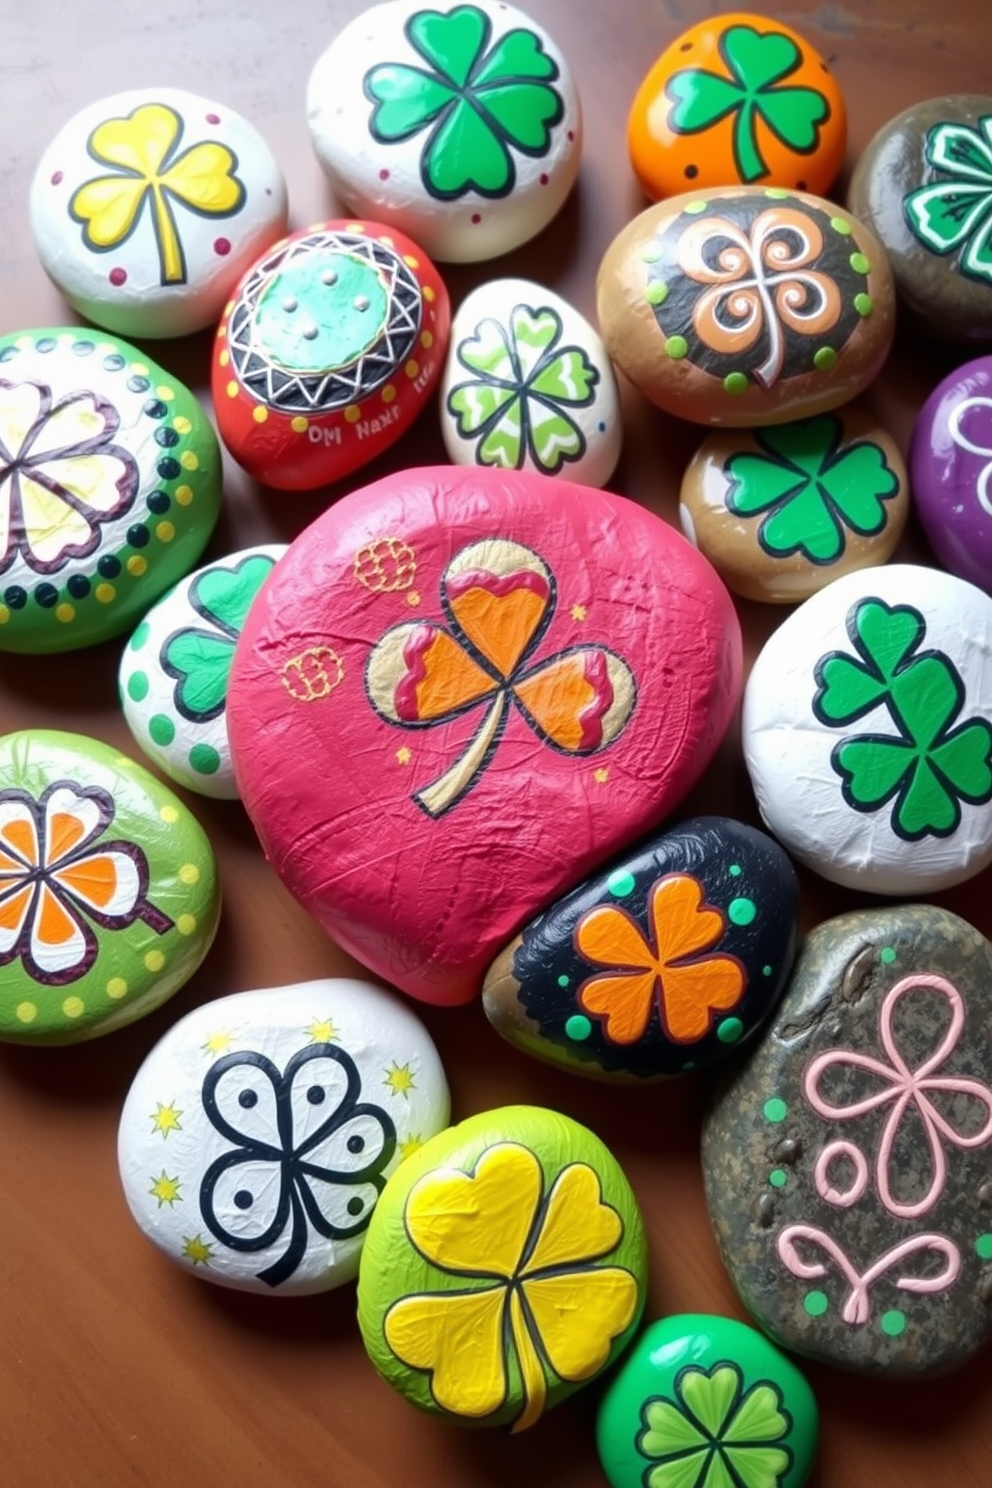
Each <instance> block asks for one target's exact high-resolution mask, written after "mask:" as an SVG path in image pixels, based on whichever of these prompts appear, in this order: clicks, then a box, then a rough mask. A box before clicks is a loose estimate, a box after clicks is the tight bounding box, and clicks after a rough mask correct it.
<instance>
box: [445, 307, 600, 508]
mask: <svg viewBox="0 0 992 1488" xmlns="http://www.w3.org/2000/svg"><path fill="white" fill-rule="evenodd" d="M441 432H442V434H443V436H444V444H445V448H446V450H447V452H448V458H449V459H450V460H451V461H452V463H453V464H455V465H491V466H495V467H497V468H501V469H504V470H533V471H536V472H537V473H538V475H563V476H565V477H567V478H568V479H569V480H574V481H578V482H580V483H581V484H583V485H587V486H602V485H604V484H605V483H606V481H608V480H609V478H610V476H611V475H612V473H613V469H614V467H615V465H616V463H617V460H618V458H619V455H620V440H621V424H620V410H619V406H618V399H617V386H616V380H615V378H614V376H613V368H612V366H611V364H610V359H609V357H608V356H607V354H606V349H605V347H604V346H603V343H602V341H601V340H600V339H599V336H598V335H597V334H596V332H595V331H594V330H593V328H592V326H591V325H590V324H589V322H588V321H587V320H586V319H585V317H584V316H582V315H580V314H579V312H578V311H577V310H575V309H573V307H572V306H571V305H569V304H568V303H567V302H566V301H565V300H563V299H562V298H561V297H560V296H559V295H556V294H554V293H553V292H552V291H551V290H550V289H545V288H544V287H543V286H542V285H540V284H532V283H530V281H529V280H526V279H494V280H493V281H492V282H491V283H489V284H483V285H480V287H479V288H478V289H476V290H475V291H473V293H472V294H470V295H469V296H468V298H467V299H466V300H465V301H464V303H463V304H462V306H461V309H460V310H459V311H458V313H457V315H456V316H455V318H454V321H453V323H452V327H451V341H450V344H449V350H448V361H447V366H446V367H445V372H444V381H443V384H442V388H441Z"/></svg>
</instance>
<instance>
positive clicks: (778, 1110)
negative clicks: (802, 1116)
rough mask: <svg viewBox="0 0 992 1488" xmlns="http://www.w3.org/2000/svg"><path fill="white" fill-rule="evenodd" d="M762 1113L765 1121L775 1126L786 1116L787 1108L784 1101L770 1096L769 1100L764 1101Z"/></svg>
mask: <svg viewBox="0 0 992 1488" xmlns="http://www.w3.org/2000/svg"><path fill="white" fill-rule="evenodd" d="M762 1112H763V1114H764V1118H765V1120H766V1121H770V1122H771V1123H772V1124H773V1125H776V1126H777V1125H778V1124H779V1122H782V1121H784V1120H785V1118H786V1117H787V1116H788V1114H789V1108H788V1106H787V1105H786V1103H785V1101H784V1100H780V1099H779V1097H778V1096H772V1098H771V1099H770V1100H766V1101H765V1104H764V1106H763V1107H762Z"/></svg>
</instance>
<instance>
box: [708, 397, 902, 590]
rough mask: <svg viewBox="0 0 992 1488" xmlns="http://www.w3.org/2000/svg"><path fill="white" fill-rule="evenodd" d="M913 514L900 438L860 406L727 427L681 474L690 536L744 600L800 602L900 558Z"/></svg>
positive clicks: (730, 586) (711, 435) (728, 585)
mask: <svg viewBox="0 0 992 1488" xmlns="http://www.w3.org/2000/svg"><path fill="white" fill-rule="evenodd" d="M908 515H909V484H908V481H907V478H906V468H905V466H904V464H903V461H902V456H901V455H900V453H899V450H898V448H897V447H896V444H895V441H894V440H893V439H892V438H891V436H890V435H888V434H887V433H886V432H885V431H884V430H883V429H881V428H879V426H878V424H877V423H876V422H875V420H874V419H872V418H870V417H869V416H868V415H867V414H866V413H865V412H863V411H862V410H861V409H858V408H854V407H849V408H843V409H840V410H839V411H838V412H836V413H821V414H819V415H817V417H815V418H810V419H800V420H797V421H796V422H795V423H790V424H778V425H776V426H774V427H771V428H766V429H754V430H751V429H746V430H745V429H741V430H721V431H720V432H718V433H714V434H710V435H709V436H708V438H707V439H705V440H704V442H703V443H702V444H701V445H700V447H699V449H698V450H697V452H696V454H695V456H694V458H693V459H692V461H691V463H690V464H689V467H688V469H687V470H686V473H685V475H684V477H683V479H682V492H681V499H680V506H679V517H680V520H681V523H682V531H683V532H684V533H685V535H686V537H688V538H689V540H690V541H691V542H694V543H695V544H696V546H697V547H698V548H699V550H700V552H701V553H704V554H705V555H706V557H707V558H708V559H709V560H710V562H711V563H712V564H713V567H714V568H715V569H716V570H717V572H718V573H719V575H720V577H721V578H722V579H723V581H724V583H725V584H726V585H727V587H728V589H731V590H733V592H734V593H735V594H740V595H742V596H743V598H744V599H755V600H759V601H765V602H768V603H773V604H795V603H796V602H797V601H798V600H802V599H808V598H809V596H810V595H811V594H814V593H815V592H816V591H817V589H822V588H823V586H824V585H825V584H829V583H831V582H832V580H834V579H837V578H840V576H841V575H842V574H845V573H851V572H853V571H854V570H855V569H859V568H869V567H872V566H874V565H875V564H878V563H884V562H886V560H887V559H888V558H890V557H891V556H892V553H893V552H894V551H895V548H896V544H897V543H898V542H899V539H900V537H901V536H902V532H903V529H904V527H905V525H906V518H907V517H908Z"/></svg>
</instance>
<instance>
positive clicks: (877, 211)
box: [849, 95, 992, 341]
mask: <svg viewBox="0 0 992 1488" xmlns="http://www.w3.org/2000/svg"><path fill="white" fill-rule="evenodd" d="M849 204H850V208H851V211H852V212H853V213H854V214H855V216H857V217H859V218H860V219H861V220H862V221H863V222H864V223H866V224H867V226H868V227H870V228H871V230H872V232H874V233H875V235H876V236H877V237H878V239H879V241H880V242H881V243H882V246H883V247H884V249H885V251H886V253H887V254H888V257H889V263H890V264H891V266H892V272H893V274H894V276H895V282H896V289H897V291H898V293H899V296H900V298H901V299H902V301H903V302H904V304H905V305H906V306H907V307H908V308H909V309H910V310H912V311H913V312H914V313H915V314H916V315H917V316H918V317H919V318H920V320H921V321H922V322H923V324H924V326H925V328H926V329H927V330H928V331H929V332H931V334H933V335H935V336H939V337H940V338H941V339H942V340H948V341H990V340H992V246H990V240H989V235H988V233H987V231H986V228H987V221H986V218H987V214H988V211H989V209H990V208H992V97H988V98H982V97H974V96H972V95H959V96H954V97H950V98H933V99H930V100H929V101H928V102H926V103H917V104H914V105H913V107H912V108H909V109H906V110H905V112H903V113H901V114H898V115H897V116H896V118H894V119H890V120H889V122H888V124H886V125H885V127H884V128H883V129H880V130H879V132H878V134H876V135H875V138H874V139H873V140H872V141H871V143H870V144H869V146H868V148H867V149H866V150H865V152H864V154H863V155H862V156H861V159H860V160H859V161H858V164H857V166H856V168H855V171H854V175H853V176H852V177H851V189H850V192H849Z"/></svg>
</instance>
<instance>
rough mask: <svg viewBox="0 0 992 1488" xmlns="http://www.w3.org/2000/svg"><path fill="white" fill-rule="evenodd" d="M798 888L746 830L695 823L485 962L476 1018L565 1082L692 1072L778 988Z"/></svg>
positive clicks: (587, 886) (630, 860)
mask: <svg viewBox="0 0 992 1488" xmlns="http://www.w3.org/2000/svg"><path fill="white" fill-rule="evenodd" d="M798 924H799V882H798V880H797V878H796V875H795V873H794V872H793V869H792V864H791V863H790V862H789V860H788V858H787V857H786V855H785V853H784V852H783V851H782V849H781V848H780V847H779V846H778V844H777V843H776V842H773V841H772V840H771V838H770V837H766V836H765V834H764V833H763V832H756V831H755V830H754V828H753V827H747V826H744V825H743V824H742V823H741V822H734V821H728V820H727V819H726V818H724V817H717V816H708V817H705V816H704V817H696V818H695V819H694V820H693V821H689V822H685V823H683V824H682V825H681V826H678V827H675V828H673V829H672V830H671V831H668V832H664V833H663V834H662V835H661V836H660V837H656V838H654V840H653V841H651V842H648V843H646V844H644V845H643V846H642V847H641V848H639V850H638V851H637V852H636V853H635V854H633V855H632V856H630V857H626V858H623V859H622V860H621V861H620V862H618V863H617V864H615V865H614V866H613V868H611V869H610V871H609V872H606V873H600V874H599V875H597V877H595V878H594V879H591V880H590V881H588V882H586V883H584V884H581V885H580V886H579V887H578V888H577V889H573V890H572V892H571V893H569V894H566V896H565V898H564V899H562V900H560V901H559V902H558V903H557V904H555V905H554V906H552V908H551V909H549V910H547V911H546V912H545V913H544V914H542V915H539V916H538V918H537V919H536V920H534V921H532V923H531V924H529V925H528V926H527V927H526V928H525V930H524V931H523V933H522V934H521V935H518V936H517V938H516V940H514V941H513V942H512V943H511V944H510V945H508V946H507V948H506V949H505V950H504V951H503V952H502V953H501V954H500V955H499V956H498V957H497V959H496V961H495V962H494V964H493V966H492V968H491V970H490V972H489V975H488V976H487V977H486V981H485V984H484V986H483V989H482V1000H483V1005H484V1007H485V1010H486V1016H487V1017H488V1019H489V1021H490V1023H492V1025H493V1027H494V1028H495V1029H496V1031H497V1032H498V1033H501V1034H502V1035H503V1037H504V1038H505V1039H508V1040H509V1042H510V1043H511V1044H515V1045H516V1046H517V1048H520V1049H523V1050H524V1051H525V1052H526V1053H528V1054H534V1055H536V1057H537V1058H538V1059H546V1060H548V1061H549V1062H551V1063H554V1064H563V1065H565V1066H566V1068H568V1069H572V1070H574V1071H575V1073H576V1074H580V1075H591V1076H593V1077H594V1078H598V1079H605V1080H615V1081H627V1082H629V1081H631V1080H650V1079H657V1078H658V1077H660V1076H664V1075H678V1074H681V1073H682V1072H683V1071H684V1070H693V1069H704V1068H706V1067H707V1066H709V1065H711V1064H715V1063H717V1062H718V1061H719V1060H720V1059H722V1058H723V1057H725V1056H726V1055H727V1054H729V1053H730V1052H732V1051H733V1050H734V1049H735V1048H736V1047H737V1046H738V1045H739V1044H740V1043H741V1042H742V1041H743V1040H744V1039H747V1038H750V1037H751V1035H752V1034H753V1033H754V1032H755V1030H756V1029H757V1028H758V1027H759V1026H760V1024H761V1023H762V1022H763V1021H764V1020H765V1018H767V1017H768V1015H769V1013H770V1012H771V1011H772V1009H773V1007H774V1006H775V1004H776V1002H777V1001H778V999H779V997H780V996H781V994H782V990H783V988H784V987H785V983H786V980H787V978H788V975H789V971H790V969H791V967H792V960H793V957H794V955H795V950H796V934H797V930H798Z"/></svg>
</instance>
